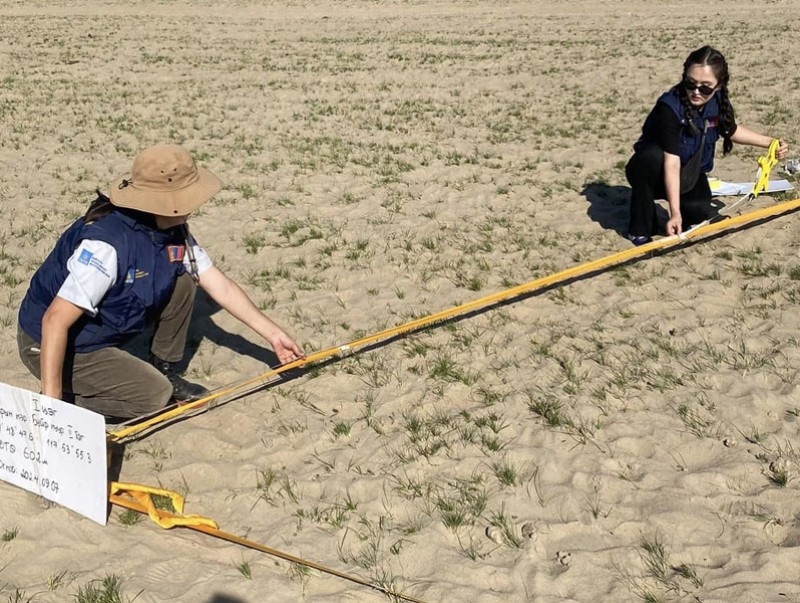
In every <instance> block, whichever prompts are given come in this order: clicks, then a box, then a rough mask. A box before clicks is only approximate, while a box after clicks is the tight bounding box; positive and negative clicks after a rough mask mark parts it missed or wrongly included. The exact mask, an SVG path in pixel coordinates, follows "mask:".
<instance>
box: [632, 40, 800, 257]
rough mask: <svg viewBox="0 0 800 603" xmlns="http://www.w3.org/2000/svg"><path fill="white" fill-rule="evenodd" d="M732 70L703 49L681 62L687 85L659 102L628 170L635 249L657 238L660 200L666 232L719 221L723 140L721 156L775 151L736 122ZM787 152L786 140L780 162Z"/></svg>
mask: <svg viewBox="0 0 800 603" xmlns="http://www.w3.org/2000/svg"><path fill="white" fill-rule="evenodd" d="M728 79H729V75H728V64H727V62H726V61H725V57H724V56H722V54H721V53H720V52H719V51H718V50H715V49H714V48H711V47H710V46H703V47H702V48H699V49H697V50H695V51H694V52H693V53H691V54H690V55H689V57H688V58H687V59H686V62H685V63H684V64H683V78H682V80H681V82H680V83H679V84H677V85H675V86H673V87H672V88H671V89H670V90H668V91H667V92H665V93H664V94H662V95H661V97H659V99H658V101H657V102H656V105H655V107H654V108H653V109H652V111H650V114H649V115H648V116H647V119H646V120H645V122H644V126H643V127H642V135H641V137H640V138H639V140H638V141H637V142H636V144H635V145H634V146H633V148H634V155H633V157H631V159H630V161H628V165H627V166H626V167H625V175H626V176H627V178H628V182H629V183H630V185H631V214H630V224H629V227H628V238H629V239H630V240H631V241H632V242H633V244H634V245H643V244H645V243H648V242H650V240H651V236H652V235H654V234H658V233H657V227H658V221H657V217H656V205H655V199H666V200H667V203H668V204H669V220H668V221H667V225H666V234H667V235H674V234H680V233H681V232H683V230H685V229H686V228H688V227H689V226H690V225H693V224H698V223H700V222H702V221H704V220H706V219H708V218H710V217H712V216H713V215H714V211H713V208H712V205H711V189H710V187H709V185H708V179H707V178H706V176H705V174H707V173H708V172H710V171H711V170H712V168H713V167H714V147H715V145H716V142H717V139H718V138H720V137H721V138H722V153H723V155H727V154H728V153H729V152H730V151H731V149H732V148H733V143H734V142H735V143H737V144H746V145H751V146H756V147H763V148H767V147H769V145H770V143H771V142H772V140H773V139H772V138H770V137H769V136H764V135H762V134H758V133H756V132H753V131H752V130H749V129H747V128H745V127H744V126H739V125H737V124H736V121H735V119H734V112H733V107H732V106H731V102H730V99H729V98H728ZM787 151H788V148H787V146H786V144H785V143H784V141H783V140H781V141H780V148H779V149H778V153H777V157H778V159H782V158H783V157H785V156H786V153H787Z"/></svg>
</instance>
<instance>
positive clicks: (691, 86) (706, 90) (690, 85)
mask: <svg viewBox="0 0 800 603" xmlns="http://www.w3.org/2000/svg"><path fill="white" fill-rule="evenodd" d="M683 87H684V88H686V90H688V91H689V92H691V91H692V90H697V91H698V92H699V93H700V94H702V95H703V96H709V95H711V94H713V93H714V90H716V87H714V88H712V87H711V86H706V85H705V84H695V83H694V82H690V81H689V80H683Z"/></svg>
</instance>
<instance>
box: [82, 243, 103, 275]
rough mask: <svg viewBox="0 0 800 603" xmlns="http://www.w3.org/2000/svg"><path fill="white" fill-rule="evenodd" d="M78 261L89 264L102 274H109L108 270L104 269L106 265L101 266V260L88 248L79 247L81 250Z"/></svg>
mask: <svg viewBox="0 0 800 603" xmlns="http://www.w3.org/2000/svg"><path fill="white" fill-rule="evenodd" d="M78 263H79V264H83V265H85V266H91V267H92V268H94V269H95V270H97V271H98V272H99V273H100V274H102V275H103V276H109V274H108V270H106V267H105V266H103V262H102V261H101V260H99V259H98V258H96V257H94V254H93V253H92V252H91V251H89V250H88V249H81V252H80V254H79V255H78Z"/></svg>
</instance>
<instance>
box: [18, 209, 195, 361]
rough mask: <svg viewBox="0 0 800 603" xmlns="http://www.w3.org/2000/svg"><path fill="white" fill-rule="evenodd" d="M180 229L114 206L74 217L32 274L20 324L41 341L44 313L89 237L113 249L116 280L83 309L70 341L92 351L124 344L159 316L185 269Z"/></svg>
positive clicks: (75, 347) (72, 345) (78, 349)
mask: <svg viewBox="0 0 800 603" xmlns="http://www.w3.org/2000/svg"><path fill="white" fill-rule="evenodd" d="M181 230H182V229H181V228H180V227H176V228H171V229H169V230H157V229H154V228H150V227H148V226H145V225H144V224H142V223H141V222H138V221H137V220H136V219H134V218H133V217H132V216H130V215H128V214H126V213H123V212H121V211H118V210H116V209H115V210H113V211H112V212H111V213H110V214H109V215H107V216H105V217H103V218H100V219H99V220H97V221H96V222H92V223H90V224H86V223H85V222H84V221H83V218H81V219H79V220H77V221H76V222H75V223H74V224H72V226H70V227H69V228H68V229H67V230H66V231H65V232H64V233H63V234H62V235H61V237H60V238H59V239H58V242H56V245H55V247H54V248H53V251H52V252H51V253H50V255H49V256H47V259H46V260H45V261H44V263H43V264H42V265H41V266H40V267H39V269H38V270H37V271H36V273H35V274H34V275H33V278H32V279H31V284H30V287H29V288H28V292H27V293H26V294H25V298H24V299H23V300H22V305H21V307H20V312H19V321H20V326H21V327H22V329H23V330H24V331H25V332H26V333H27V334H28V335H30V336H31V337H32V338H33V339H35V340H36V341H39V342H41V340H42V317H43V316H44V313H45V312H46V311H47V308H48V307H49V306H50V303H51V302H52V301H53V298H54V297H55V296H56V293H58V290H59V289H60V288H61V285H62V284H63V282H64V280H65V279H66V278H67V274H68V271H67V260H68V259H69V258H70V257H71V256H72V254H73V252H74V251H75V250H76V249H77V248H78V245H79V244H80V242H81V241H82V240H84V239H93V240H96V241H103V242H105V243H108V244H109V245H112V246H113V247H114V249H116V252H117V282H116V283H114V284H113V285H112V286H111V288H110V289H109V290H108V292H107V293H106V295H105V297H104V298H103V300H102V301H101V302H100V304H99V305H98V312H97V315H96V316H93V317H92V316H89V315H87V314H84V315H83V316H82V317H81V318H80V319H78V321H77V322H76V323H75V324H74V325H73V326H72V328H71V329H70V332H69V342H68V345H69V346H70V349H72V350H74V351H76V352H91V351H93V350H99V349H101V348H106V347H111V346H117V345H120V344H122V343H124V342H125V341H127V340H128V339H130V338H131V337H133V336H134V335H136V334H137V333H140V332H141V331H142V330H143V329H144V328H145V326H146V325H147V324H148V322H151V321H153V320H155V319H156V318H157V317H158V314H159V313H160V311H161V309H163V307H164V306H165V305H166V303H167V302H168V301H169V298H170V296H171V295H172V290H173V289H174V287H175V281H176V279H177V278H178V276H180V275H181V274H183V272H184V267H183V263H182V262H181V261H177V259H178V258H182V257H183V248H184V247H185V244H184V239H183V233H182V232H181Z"/></svg>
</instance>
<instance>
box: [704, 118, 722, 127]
mask: <svg viewBox="0 0 800 603" xmlns="http://www.w3.org/2000/svg"><path fill="white" fill-rule="evenodd" d="M717 124H719V118H718V117H709V118H708V119H707V120H706V125H707V126H708V127H709V128H716V127H717Z"/></svg>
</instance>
